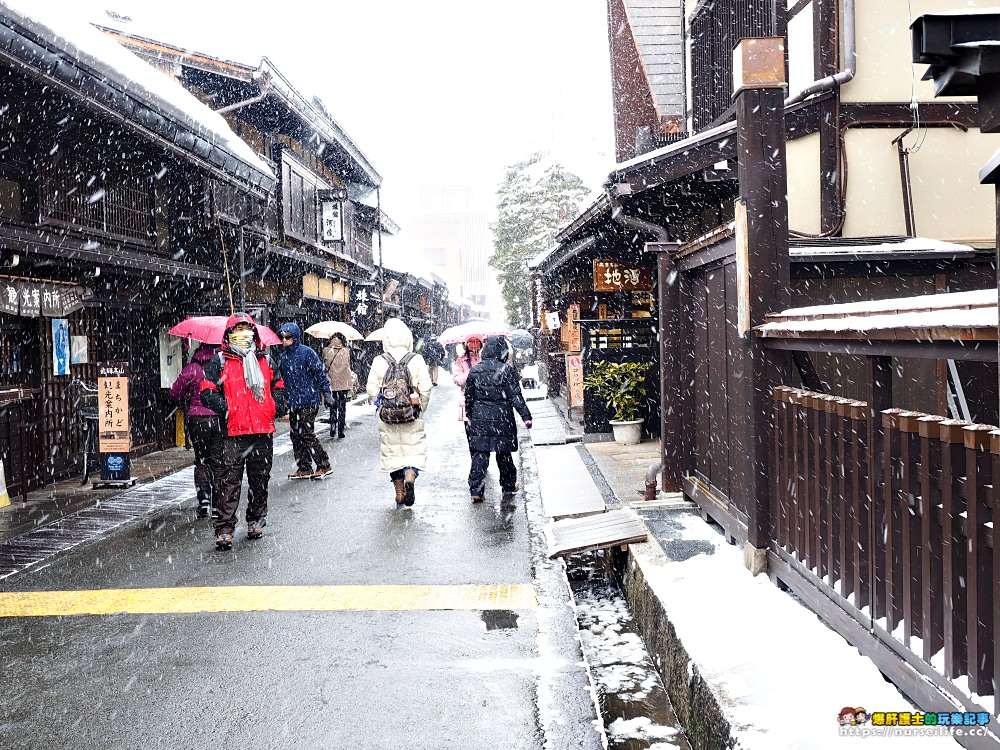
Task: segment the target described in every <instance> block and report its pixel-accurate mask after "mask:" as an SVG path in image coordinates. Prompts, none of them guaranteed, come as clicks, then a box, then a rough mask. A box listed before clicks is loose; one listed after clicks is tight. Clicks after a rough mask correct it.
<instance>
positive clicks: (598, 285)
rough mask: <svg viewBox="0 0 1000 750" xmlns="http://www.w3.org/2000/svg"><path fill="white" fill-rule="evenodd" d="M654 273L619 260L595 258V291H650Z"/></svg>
mask: <svg viewBox="0 0 1000 750" xmlns="http://www.w3.org/2000/svg"><path fill="white" fill-rule="evenodd" d="M652 290H653V274H652V272H651V271H650V270H649V269H648V268H643V267H642V266H634V265H630V264H628V263H621V262H619V261H617V260H598V259H595V260H594V291H595V292H650V291H652Z"/></svg>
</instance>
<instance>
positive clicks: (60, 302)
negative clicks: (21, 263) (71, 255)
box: [0, 279, 83, 318]
mask: <svg viewBox="0 0 1000 750" xmlns="http://www.w3.org/2000/svg"><path fill="white" fill-rule="evenodd" d="M82 309H83V289H82V288H81V287H78V286H70V285H68V284H46V283H44V282H40V281H29V280H22V279H0V312H3V313H7V314H8V315H23V316H24V317H28V318H37V317H39V316H40V315H44V316H46V317H48V318H65V317H66V316H68V315H70V314H71V313H75V312H76V311H78V310H82Z"/></svg>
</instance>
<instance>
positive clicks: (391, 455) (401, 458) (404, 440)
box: [366, 318, 432, 472]
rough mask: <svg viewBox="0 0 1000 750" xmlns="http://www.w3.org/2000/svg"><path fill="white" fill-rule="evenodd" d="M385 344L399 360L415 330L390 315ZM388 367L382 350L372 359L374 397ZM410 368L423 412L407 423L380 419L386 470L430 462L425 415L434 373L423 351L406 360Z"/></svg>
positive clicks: (370, 380) (370, 377)
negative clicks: (429, 369)
mask: <svg viewBox="0 0 1000 750" xmlns="http://www.w3.org/2000/svg"><path fill="white" fill-rule="evenodd" d="M382 348H383V349H384V350H385V351H386V352H388V354H389V355H390V356H391V357H392V358H393V359H395V360H396V361H397V362H399V361H400V360H401V359H402V358H403V357H404V356H405V355H406V353H407V352H409V351H411V350H412V349H413V334H412V333H411V332H410V329H409V328H407V327H406V324H405V323H404V322H403V321H401V320H399V318H390V319H389V320H387V321H386V323H385V325H384V326H383V327H382ZM388 369H389V363H388V361H386V359H385V357H384V356H382V355H381V354H380V355H379V356H377V357H375V359H374V360H373V361H372V367H371V370H369V371H368V382H367V384H366V390H367V391H368V396H369V398H371V399H372V401H374V400H375V399H376V398H377V397H378V394H379V390H380V389H381V387H382V379H383V378H384V377H385V373H386V371H387V370H388ZM406 369H407V371H408V372H409V373H410V385H411V386H413V389H414V390H415V391H417V393H419V394H420V414H421V416H419V417H417V418H416V419H415V420H414V421H413V422H404V423H403V424H386V423H385V422H383V421H382V420H378V436H379V458H380V462H379V466H380V468H381V469H382V471H386V472H391V471H396V470H397V469H405V468H407V467H410V466H412V467H413V468H415V469H424V468H426V466H427V435H426V433H425V432H424V418H423V415H424V414H425V413H426V412H427V405H428V404H429V403H430V399H431V387H432V386H431V374H430V372H428V371H427V364H426V363H425V362H424V359H423V357H421V356H420V355H419V354H417V355H416V356H414V357H413V359H411V360H410V361H409V362H408V363H407V364H406Z"/></svg>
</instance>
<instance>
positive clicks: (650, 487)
mask: <svg viewBox="0 0 1000 750" xmlns="http://www.w3.org/2000/svg"><path fill="white" fill-rule="evenodd" d="M604 192H605V193H606V194H607V196H608V202H609V203H610V204H611V219H612V221H616V222H618V223H619V224H621V225H622V226H624V227H628V228H629V229H635V230H637V231H640V232H648V233H650V234H652V235H654V236H655V237H656V241H657V242H669V241H670V235H669V234H668V232H667V230H666V227H662V226H660V225H659V224H654V223H653V222H651V221H645V220H643V219H638V218H636V217H635V216H629V215H628V214H626V213H625V209H623V208H622V206H621V204H620V203H619V202H618V196H617V195H616V194H615V191H614V190H612V189H611V185H605V186H604ZM660 439H661V440H662V439H663V438H662V436H661V438H660ZM662 454H663V449H662V445H661V449H660V460H659V462H658V463H655V464H652V465H651V466H650V467H649V468H648V469H646V490H645V492H644V493H643V497H642V499H643V500H655V499H656V478H657V477H658V476H659V475H660V474H662V473H663V469H664V468H665V466H666V465H665V463H664V461H663V457H662Z"/></svg>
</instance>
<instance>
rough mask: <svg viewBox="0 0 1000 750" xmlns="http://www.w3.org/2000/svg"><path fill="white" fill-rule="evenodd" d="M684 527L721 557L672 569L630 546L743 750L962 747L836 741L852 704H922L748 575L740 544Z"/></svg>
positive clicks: (692, 524)
mask: <svg viewBox="0 0 1000 750" xmlns="http://www.w3.org/2000/svg"><path fill="white" fill-rule="evenodd" d="M678 520H679V521H680V522H681V523H682V525H683V527H684V531H683V537H684V538H685V539H700V540H705V541H710V542H712V543H713V544H714V545H715V547H716V551H715V554H713V555H696V556H695V557H692V558H690V559H688V560H685V561H683V562H673V561H669V560H667V559H666V558H665V557H664V556H663V555H662V554H661V553H660V551H659V550H658V549H657V548H656V546H655V545H650V544H636V545H632V551H633V554H634V556H635V558H636V559H637V560H638V561H639V563H640V565H641V567H642V571H643V573H644V575H645V577H646V581H647V582H648V583H649V585H650V587H651V588H652V590H653V591H654V592H655V594H656V596H657V598H658V599H659V600H660V602H661V603H662V604H663V606H664V608H665V610H666V613H667V616H668V617H669V619H670V622H671V623H672V624H673V626H674V628H675V629H676V632H677V636H678V638H679V639H680V641H681V643H682V644H683V645H684V648H685V650H686V651H687V653H688V655H689V656H690V657H691V659H692V661H693V662H694V663H695V664H696V665H697V667H698V670H699V671H700V673H701V675H702V676H703V677H704V679H705V681H706V682H707V683H708V684H709V685H710V686H711V687H712V689H713V693H714V694H715V696H716V698H717V699H718V700H719V703H720V704H721V706H722V710H723V712H724V714H725V716H726V718H727V719H728V720H729V722H730V723H731V725H732V728H733V735H734V737H736V738H738V740H739V747H741V748H748V749H753V750H758V749H759V750H781V749H782V748H789V749H791V748H794V749H795V750H813V749H815V750H825V749H826V748H838V750H839V748H846V747H854V746H856V745H860V746H861V747H870V746H871V745H872V743H873V742H874V743H875V744H877V745H878V747H880V748H895V747H899V748H903V747H906V748H912V747H914V746H915V745H916V746H919V747H921V748H949V750H956V748H958V744H957V743H956V742H955V740H953V739H952V738H950V737H878V738H862V737H842V736H840V735H839V729H840V727H839V725H838V722H837V714H838V712H839V711H840V710H841V708H844V707H846V706H852V707H864V708H865V709H867V710H868V712H869V713H871V712H874V711H913V710H918V709H919V707H918V708H914V707H913V706H912V705H911V704H910V703H909V702H908V701H907V700H906V698H904V697H903V695H902V694H901V693H900V692H899V691H898V690H897V689H896V688H895V687H894V686H893V685H892V684H891V683H888V682H886V681H885V680H884V679H883V677H882V675H881V673H880V672H879V671H878V669H877V668H876V667H875V665H874V664H873V663H872V662H871V661H869V660H868V659H867V658H865V657H864V656H862V655H861V654H860V653H859V652H858V650H857V649H856V648H854V647H853V646H851V645H850V644H849V643H847V641H845V640H844V639H843V638H842V637H841V636H839V635H837V633H835V632H833V631H832V630H830V629H829V628H828V627H827V626H826V625H825V624H823V623H822V622H821V621H820V620H819V618H817V617H816V615H815V614H813V613H812V612H811V611H809V610H808V609H807V608H806V607H804V606H802V605H801V604H799V603H798V602H797V601H796V600H795V599H793V598H792V597H791V596H789V595H788V594H786V593H784V592H782V591H781V590H779V589H778V588H777V586H775V585H774V584H773V583H772V582H771V581H770V580H769V579H768V578H767V576H764V575H761V576H758V577H756V578H755V577H753V576H751V575H750V573H749V571H747V570H746V568H745V567H744V565H743V556H742V552H741V550H740V548H739V547H734V546H730V545H728V544H726V543H725V541H724V540H723V539H722V538H721V536H719V534H717V533H716V532H715V531H713V530H712V528H711V527H710V526H708V525H707V524H706V523H705V522H704V521H702V520H701V518H699V517H697V516H687V517H682V518H678ZM610 729H611V728H610V727H609V730H610Z"/></svg>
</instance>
